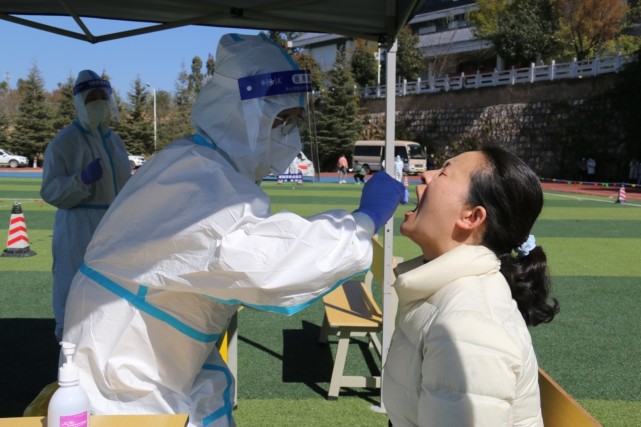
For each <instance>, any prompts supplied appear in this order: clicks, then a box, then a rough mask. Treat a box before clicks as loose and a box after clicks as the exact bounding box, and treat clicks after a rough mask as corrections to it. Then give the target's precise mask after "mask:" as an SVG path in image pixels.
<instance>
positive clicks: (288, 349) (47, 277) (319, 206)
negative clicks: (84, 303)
mask: <svg viewBox="0 0 641 427" xmlns="http://www.w3.org/2000/svg"><path fill="white" fill-rule="evenodd" d="M262 187H263V189H264V190H265V192H266V193H267V194H268V195H269V196H270V198H271V200H272V211H273V212H278V211H281V210H288V211H292V212H296V213H298V214H300V215H304V216H308V215H313V214H315V213H318V212H322V211H325V210H328V209H346V210H348V211H351V210H354V209H355V208H357V207H358V202H359V197H360V192H361V190H362V186H359V185H354V184H345V185H338V184H336V183H305V184H303V185H302V186H297V185H291V184H282V185H278V184H276V182H264V183H263V185H262ZM39 189H40V180H39V179H36V178H24V179H15V178H0V227H1V228H5V227H6V228H8V224H9V218H10V215H11V207H12V205H13V202H14V201H19V202H20V203H21V205H22V210H23V214H24V216H25V221H26V224H27V228H28V233H29V238H30V248H31V249H32V250H34V251H35V252H36V253H37V255H35V256H33V257H26V258H13V257H9V258H7V257H0V342H2V343H3V344H2V350H1V351H0V377H2V378H3V380H6V381H7V382H6V384H11V387H6V386H3V387H0V417H7V416H19V415H20V414H21V411H22V410H23V409H24V407H25V406H26V404H28V403H29V402H30V401H31V399H33V398H34V397H35V395H36V394H37V392H38V391H39V390H40V389H41V388H42V387H43V386H44V385H45V384H47V383H48V382H51V381H53V380H54V379H55V375H56V369H55V367H56V365H57V345H56V343H55V342H54V340H53V337H52V331H53V321H52V316H53V314H52V310H51V234H52V233H51V230H52V227H53V221H54V214H55V209H54V208H53V207H51V206H48V205H46V204H41V203H40V202H39V199H40V196H39ZM410 194H411V196H412V198H413V199H414V201H415V197H416V196H415V193H414V189H413V186H412V188H410ZM411 208H413V205H410V206H409V207H403V206H402V207H399V209H398V210H397V212H396V215H395V226H394V230H395V233H394V235H395V238H394V254H395V255H397V256H402V257H404V258H405V259H409V258H412V257H414V256H416V255H418V251H417V248H416V246H415V245H414V244H413V243H412V242H411V241H409V240H408V239H406V238H404V237H403V236H400V234H399V232H398V225H399V224H400V222H401V221H402V219H403V214H404V212H405V210H407V209H411ZM132 209H135V206H132ZM187 209H188V207H187ZM533 231H534V234H535V235H536V236H537V242H538V243H539V244H541V245H542V246H543V248H544V250H545V251H546V253H547V256H548V260H549V265H550V271H551V274H552V288H553V295H554V296H555V297H557V298H558V299H559V301H560V303H561V312H560V314H559V315H558V317H557V318H556V319H555V320H554V321H553V322H552V323H550V324H544V325H540V326H537V327H535V328H531V333H532V339H533V342H534V346H535V349H536V352H537V356H538V358H539V363H540V365H541V366H542V367H543V368H544V369H545V370H546V371H547V372H549V373H550V374H551V375H552V377H553V378H554V379H555V380H556V381H557V382H558V383H559V384H561V386H563V387H564V388H565V389H566V390H567V391H568V392H569V393H570V394H572V395H573V396H575V397H576V398H577V400H578V401H579V402H580V403H582V404H583V405H584V406H585V408H586V409H587V410H588V411H590V412H591V413H592V414H593V416H595V417H596V418H597V419H598V420H599V421H600V422H601V423H603V425H604V426H606V427H628V426H637V425H639V421H638V420H639V419H641V381H639V380H638V378H639V375H638V368H639V361H640V360H641V322H639V320H638V319H639V316H638V311H639V310H638V301H641V207H638V206H634V204H633V203H630V204H627V205H619V204H614V203H613V201H612V199H611V198H600V197H585V196H580V195H570V194H567V193H551V192H546V197H545V206H544V209H543V212H542V214H541V217H540V218H539V221H538V222H537V223H536V225H535V227H534V230H533ZM0 236H6V234H0ZM2 243H4V242H2ZM374 293H375V296H376V298H377V299H378V300H379V301H380V289H379V287H378V286H377V284H375V286H374ZM322 320H323V309H322V306H321V304H320V303H315V304H313V305H312V306H310V307H309V308H308V309H306V310H304V311H303V312H300V313H298V314H296V315H293V316H290V317H287V316H282V315H277V314H271V313H263V312H258V311H255V310H251V309H243V310H241V312H240V313H239V316H238V322H239V345H238V357H239V359H238V405H239V406H238V409H237V410H236V411H235V418H236V420H237V423H238V425H239V426H265V425H270V426H271V425H275V426H276V425H277V426H299V425H305V426H330V425H331V426H333V425H354V426H381V427H382V426H385V425H386V422H387V419H386V417H385V415H381V414H379V413H376V412H375V411H373V410H372V407H379V406H380V398H379V390H368V389H343V390H342V391H341V395H340V397H339V399H338V400H337V401H332V402H330V401H327V400H326V399H325V397H326V395H327V390H328V387H329V379H330V376H331V369H332V362H333V356H334V354H335V351H336V341H335V339H333V340H330V343H329V344H328V345H319V344H318V342H317V341H318V335H319V332H320V325H321V324H322ZM349 352H350V355H349V357H348V362H347V366H346V369H345V370H346V372H348V373H354V374H360V373H362V374H367V373H372V372H373V373H376V372H378V370H379V369H380V362H379V361H378V359H377V358H376V357H374V356H373V355H372V353H371V351H370V350H369V349H368V348H367V345H366V344H365V342H364V341H360V342H356V343H355V344H353V345H352V346H351V348H350V350H349Z"/></svg>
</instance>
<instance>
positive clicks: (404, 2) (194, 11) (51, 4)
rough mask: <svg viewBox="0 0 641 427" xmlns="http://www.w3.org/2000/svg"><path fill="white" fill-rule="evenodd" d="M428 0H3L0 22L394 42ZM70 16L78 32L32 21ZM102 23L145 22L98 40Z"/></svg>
mask: <svg viewBox="0 0 641 427" xmlns="http://www.w3.org/2000/svg"><path fill="white" fill-rule="evenodd" d="M424 1H425V0H286V1H282V0H272V1H260V0H166V1H162V2H159V1H156V0H109V1H100V0H37V1H24V0H0V19H4V20H6V21H10V22H14V23H17V24H21V25H26V26H30V27H33V28H37V29H40V30H44V31H49V32H51V33H55V34H59V35H63V36H67V37H72V38H76V39H80V40H85V41H87V42H90V43H99V42H104V41H108V40H114V39H119V38H123V37H130V36H134V35H138V34H145V33H150V32H154V31H162V30H166V29H170V28H176V27H182V26H185V25H208V26H216V27H230V28H245V29H257V30H280V31H304V32H319V33H330V34H341V35H344V36H347V37H355V38H363V39H369V40H375V41H379V42H382V43H385V42H388V41H389V42H391V41H393V40H394V39H395V38H396V36H397V35H398V32H399V31H400V30H401V28H402V27H403V26H404V25H405V24H406V23H407V22H409V20H410V19H411V17H412V16H414V14H415V13H416V11H417V10H418V7H419V6H420V5H421V4H422V3H424ZM36 16H68V17H71V18H73V19H74V20H75V21H76V23H77V24H78V27H79V31H78V32H74V31H69V30H66V29H63V28H60V27H54V26H51V25H46V24H43V23H40V22H38V21H37V20H35V19H32V18H33V17H36ZM84 18H102V19H113V20H119V21H133V22H139V23H141V26H140V28H138V29H134V30H129V31H123V32H118V33H112V34H105V35H99V36H96V35H94V34H92V32H91V29H90V28H88V27H87V25H86V23H85V22H84V21H83V19H84Z"/></svg>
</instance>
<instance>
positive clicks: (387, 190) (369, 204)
mask: <svg viewBox="0 0 641 427" xmlns="http://www.w3.org/2000/svg"><path fill="white" fill-rule="evenodd" d="M408 201H409V193H408V191H407V189H406V188H405V186H403V184H401V183H400V182H398V181H397V180H395V179H394V178H392V177H391V176H389V175H388V174H387V173H385V172H383V171H381V172H377V173H375V174H374V176H373V177H372V178H371V179H370V180H368V181H367V183H366V184H365V186H364V187H363V193H362V194H361V204H360V206H359V207H358V209H356V210H355V211H354V212H362V213H364V214H366V215H367V216H369V217H370V218H371V219H372V222H374V228H375V229H376V230H378V229H379V228H381V227H382V226H383V224H385V223H386V222H387V221H388V220H389V219H390V218H391V217H392V215H394V211H395V210H396V207H397V206H398V205H399V203H407V202H408Z"/></svg>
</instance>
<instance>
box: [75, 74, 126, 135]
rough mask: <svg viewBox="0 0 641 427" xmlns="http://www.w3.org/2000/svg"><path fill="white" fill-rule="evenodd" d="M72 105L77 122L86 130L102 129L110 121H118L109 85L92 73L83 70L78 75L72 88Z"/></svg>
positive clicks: (106, 81) (116, 109)
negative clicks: (99, 127)
mask: <svg viewBox="0 0 641 427" xmlns="http://www.w3.org/2000/svg"><path fill="white" fill-rule="evenodd" d="M73 103H74V106H75V108H76V115H77V117H78V120H79V121H80V123H81V124H82V125H83V126H84V127H86V128H96V127H98V126H101V127H103V128H104V127H107V126H108V125H109V122H110V121H111V120H116V121H118V120H119V115H118V108H117V106H116V101H115V99H114V97H113V93H112V91H111V84H110V83H109V81H108V80H103V79H101V78H100V76H98V74H96V73H95V72H93V71H90V70H84V71H81V72H80V73H79V74H78V78H77V79H76V83H75V85H74V87H73Z"/></svg>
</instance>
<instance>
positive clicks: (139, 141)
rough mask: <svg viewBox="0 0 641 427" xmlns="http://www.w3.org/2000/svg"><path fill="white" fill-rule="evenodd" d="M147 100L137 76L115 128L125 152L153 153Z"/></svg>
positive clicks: (145, 91)
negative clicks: (123, 112)
mask: <svg viewBox="0 0 641 427" xmlns="http://www.w3.org/2000/svg"><path fill="white" fill-rule="evenodd" d="M149 98H151V95H150V94H149V92H148V91H147V88H146V87H145V85H144V84H143V83H142V80H140V76H138V77H137V78H136V80H134V82H133V83H132V84H131V91H130V92H128V93H127V99H128V101H129V102H128V104H127V107H126V108H125V114H124V117H121V118H120V120H121V123H120V125H119V126H118V128H117V132H118V134H119V135H120V137H121V138H122V139H123V141H124V143H125V146H126V147H127V150H128V151H130V152H131V153H134V154H139V153H152V152H153V148H154V130H153V126H154V124H153V117H151V115H150V114H149V113H148V111H149Z"/></svg>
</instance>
